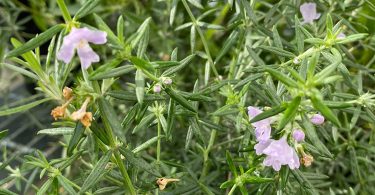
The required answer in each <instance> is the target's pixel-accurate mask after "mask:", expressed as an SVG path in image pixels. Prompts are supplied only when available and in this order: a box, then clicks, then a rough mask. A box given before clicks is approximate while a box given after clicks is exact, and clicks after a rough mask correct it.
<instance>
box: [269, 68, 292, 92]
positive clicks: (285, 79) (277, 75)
mask: <svg viewBox="0 0 375 195" xmlns="http://www.w3.org/2000/svg"><path fill="white" fill-rule="evenodd" d="M265 70H266V71H267V72H268V73H270V74H271V75H272V76H273V77H275V78H276V79H277V80H279V81H281V82H282V83H284V84H285V85H287V86H289V87H293V88H298V84H297V82H296V81H294V80H292V79H290V78H289V77H287V76H286V75H285V74H283V73H281V72H279V71H277V70H274V69H271V68H266V69H265Z"/></svg>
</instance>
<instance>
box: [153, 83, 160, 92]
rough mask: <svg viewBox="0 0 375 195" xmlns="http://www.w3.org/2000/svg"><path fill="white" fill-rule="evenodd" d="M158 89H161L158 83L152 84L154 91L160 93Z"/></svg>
mask: <svg viewBox="0 0 375 195" xmlns="http://www.w3.org/2000/svg"><path fill="white" fill-rule="evenodd" d="M160 91H161V86H160V85H159V84H156V85H155V86H154V93H160Z"/></svg>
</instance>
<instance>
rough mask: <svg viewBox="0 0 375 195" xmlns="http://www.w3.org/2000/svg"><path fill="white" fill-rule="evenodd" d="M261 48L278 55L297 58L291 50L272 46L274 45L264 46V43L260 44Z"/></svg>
mask: <svg viewBox="0 0 375 195" xmlns="http://www.w3.org/2000/svg"><path fill="white" fill-rule="evenodd" d="M258 47H259V48H260V49H264V50H266V51H269V52H271V53H273V54H275V55H277V56H284V57H287V58H292V59H293V58H295V57H296V56H295V55H294V54H293V53H291V52H289V51H285V50H283V49H280V48H277V47H272V46H264V45H260V46H258Z"/></svg>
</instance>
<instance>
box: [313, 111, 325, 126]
mask: <svg viewBox="0 0 375 195" xmlns="http://www.w3.org/2000/svg"><path fill="white" fill-rule="evenodd" d="M310 121H311V122H312V123H313V124H315V125H321V124H323V123H324V116H322V115H320V114H314V115H313V116H312V117H311V118H310Z"/></svg>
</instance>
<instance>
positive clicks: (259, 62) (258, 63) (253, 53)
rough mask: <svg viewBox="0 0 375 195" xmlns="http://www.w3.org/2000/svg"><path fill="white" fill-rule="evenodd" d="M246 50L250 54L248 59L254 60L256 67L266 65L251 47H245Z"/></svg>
mask: <svg viewBox="0 0 375 195" xmlns="http://www.w3.org/2000/svg"><path fill="white" fill-rule="evenodd" d="M246 48H247V51H248V52H249V54H250V57H251V58H252V59H253V60H254V62H255V64H257V65H258V66H265V65H266V63H264V61H263V60H262V59H261V58H260V57H259V56H258V54H256V53H255V51H254V50H253V49H252V48H251V47H249V46H246Z"/></svg>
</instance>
